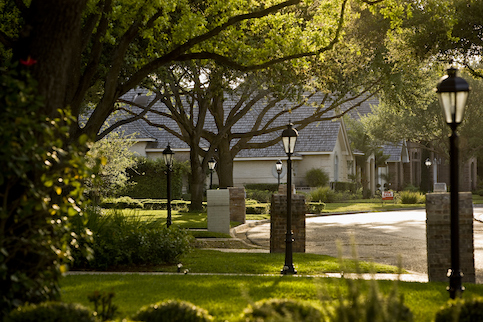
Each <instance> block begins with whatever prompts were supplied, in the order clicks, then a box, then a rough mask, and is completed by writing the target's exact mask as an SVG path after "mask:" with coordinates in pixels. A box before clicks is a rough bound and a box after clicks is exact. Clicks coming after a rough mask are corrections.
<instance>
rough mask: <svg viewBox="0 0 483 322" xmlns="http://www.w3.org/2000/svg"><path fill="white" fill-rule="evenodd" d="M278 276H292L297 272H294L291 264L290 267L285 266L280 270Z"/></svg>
mask: <svg viewBox="0 0 483 322" xmlns="http://www.w3.org/2000/svg"><path fill="white" fill-rule="evenodd" d="M280 274H282V275H294V274H297V271H296V270H295V267H293V264H292V265H291V266H290V265H285V266H284V267H283V268H282V270H281V271H280Z"/></svg>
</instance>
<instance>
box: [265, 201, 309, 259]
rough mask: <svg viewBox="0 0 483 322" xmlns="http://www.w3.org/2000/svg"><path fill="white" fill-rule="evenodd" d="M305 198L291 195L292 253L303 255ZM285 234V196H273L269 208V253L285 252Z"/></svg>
mask: <svg viewBox="0 0 483 322" xmlns="http://www.w3.org/2000/svg"><path fill="white" fill-rule="evenodd" d="M305 213H306V206H305V196H304V195H292V231H293V239H294V242H293V244H292V247H293V252H294V253H305ZM286 232H287V194H273V195H272V204H271V207H270V253H283V252H285V234H286Z"/></svg>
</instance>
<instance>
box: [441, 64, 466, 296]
mask: <svg viewBox="0 0 483 322" xmlns="http://www.w3.org/2000/svg"><path fill="white" fill-rule="evenodd" d="M456 72H457V69H456V68H453V67H451V68H449V69H448V75H447V76H444V77H443V78H442V79H441V81H440V82H439V84H438V86H437V91H436V92H437V94H438V98H439V103H440V105H441V107H442V109H443V112H444V117H445V120H446V123H448V125H449V127H450V128H451V136H450V137H449V142H450V172H451V173H450V185H451V196H450V197H451V215H450V223H451V268H450V269H449V270H448V276H449V287H448V291H449V294H450V297H451V298H452V299H454V298H456V297H461V295H462V293H463V291H464V287H463V286H462V285H461V278H462V276H463V274H462V273H461V269H460V254H459V251H460V249H459V243H460V241H459V212H458V211H459V208H458V190H459V186H458V184H459V178H458V145H457V144H458V134H457V133H456V128H457V127H458V125H459V124H460V123H461V122H462V121H463V114H464V111H465V106H466V99H467V98H468V93H469V91H470V87H469V85H468V83H467V82H466V81H465V80H464V79H463V78H461V77H458V76H456Z"/></svg>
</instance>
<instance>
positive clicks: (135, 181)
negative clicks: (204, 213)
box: [118, 157, 189, 199]
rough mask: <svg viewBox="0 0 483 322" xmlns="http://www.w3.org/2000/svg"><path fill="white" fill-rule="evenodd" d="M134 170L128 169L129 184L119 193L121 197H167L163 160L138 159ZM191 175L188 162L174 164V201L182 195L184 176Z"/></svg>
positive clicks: (172, 174)
mask: <svg viewBox="0 0 483 322" xmlns="http://www.w3.org/2000/svg"><path fill="white" fill-rule="evenodd" d="M136 161H137V163H136V165H135V166H134V168H133V169H128V170H127V174H128V175H129V180H128V184H127V186H126V187H124V188H123V189H121V190H120V191H119V194H118V195H119V196H123V195H124V196H129V197H131V198H136V199H143V198H153V199H161V198H166V196H167V190H166V189H167V184H166V174H165V173H164V172H165V170H166V166H165V165H164V161H163V160H162V159H147V158H144V157H139V158H137V160H136ZM188 173H189V165H188V162H184V163H180V162H176V161H175V162H174V164H173V172H172V173H171V193H172V198H173V199H179V198H181V195H182V187H183V176H186V175H187V174H188Z"/></svg>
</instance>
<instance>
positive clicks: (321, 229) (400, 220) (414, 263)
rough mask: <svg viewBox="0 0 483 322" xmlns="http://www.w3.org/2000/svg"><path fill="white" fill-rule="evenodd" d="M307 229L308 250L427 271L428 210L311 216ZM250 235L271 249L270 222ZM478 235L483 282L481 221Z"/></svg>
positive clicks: (477, 260)
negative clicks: (355, 253) (355, 254)
mask: <svg viewBox="0 0 483 322" xmlns="http://www.w3.org/2000/svg"><path fill="white" fill-rule="evenodd" d="M474 214H475V218H479V216H483V208H479V207H478V208H475V209H474ZM306 229H307V241H306V252H307V253H314V254H325V255H330V256H335V257H337V256H339V254H340V252H342V255H343V257H344V258H352V257H353V254H352V252H353V249H355V250H356V251H357V256H358V258H359V259H361V260H367V261H374V262H376V263H382V264H390V265H398V264H399V263H401V265H402V267H403V268H404V269H406V270H408V271H413V272H417V273H425V274H427V258H426V212H425V210H424V209H421V210H408V211H391V212H377V213H364V214H351V215H331V216H318V217H308V218H307V220H306ZM246 237H247V238H248V239H249V240H250V241H251V242H253V243H255V244H258V245H260V246H263V247H264V248H269V247H270V224H269V223H266V224H262V225H258V226H255V227H252V228H250V229H249V230H248V231H247V232H246ZM474 237H475V266H476V280H477V283H483V224H482V223H481V222H479V221H477V220H475V222H474ZM448 256H449V254H448ZM463 273H464V272H463Z"/></svg>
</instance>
